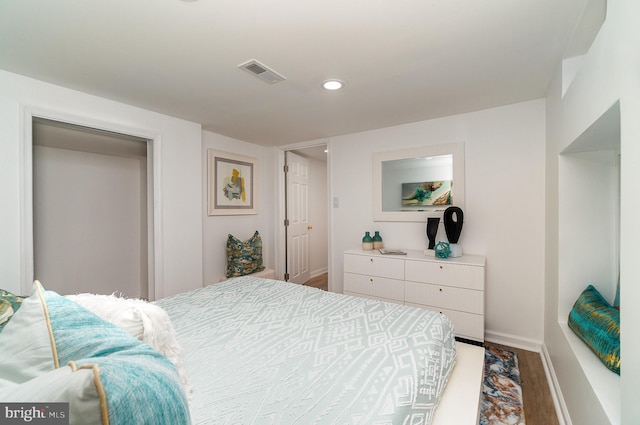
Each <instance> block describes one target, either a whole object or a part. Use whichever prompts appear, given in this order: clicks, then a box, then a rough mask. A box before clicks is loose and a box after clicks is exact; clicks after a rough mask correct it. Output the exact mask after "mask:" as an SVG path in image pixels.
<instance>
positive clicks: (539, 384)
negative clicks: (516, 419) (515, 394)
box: [305, 273, 559, 425]
mask: <svg viewBox="0 0 640 425" xmlns="http://www.w3.org/2000/svg"><path fill="white" fill-rule="evenodd" d="M305 285H306V286H312V287H314V288H319V289H323V290H325V291H326V290H328V276H327V273H324V274H321V275H319V276H316V277H313V278H311V279H310V280H309V281H307V282H306V283H305ZM485 345H486V346H495V347H500V348H504V349H507V350H511V351H515V352H516V353H517V354H518V365H519V366H520V380H521V381H522V397H523V403H524V416H525V422H526V425H559V422H558V418H557V416H556V411H555V408H554V406H553V399H552V398H551V391H550V390H549V383H548V382H547V378H546V376H545V374H544V368H543V366H542V359H541V357H540V353H535V352H533V351H527V350H521V349H518V348H514V347H507V346H504V345H499V344H493V343H490V342H487V343H486V344H485Z"/></svg>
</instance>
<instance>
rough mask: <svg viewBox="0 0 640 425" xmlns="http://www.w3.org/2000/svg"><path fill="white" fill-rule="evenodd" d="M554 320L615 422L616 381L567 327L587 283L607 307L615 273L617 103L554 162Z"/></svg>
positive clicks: (617, 250) (611, 298)
mask: <svg viewBox="0 0 640 425" xmlns="http://www.w3.org/2000/svg"><path fill="white" fill-rule="evenodd" d="M558 167H559V169H558V172H559V196H558V198H559V199H558V203H559V205H558V211H559V247H558V248H559V269H558V282H559V284H558V322H559V324H560V327H561V328H562V330H563V332H564V334H565V337H566V339H567V341H568V343H569V345H570V346H571V348H572V350H573V352H574V354H575V356H576V359H577V360H578V361H579V363H580V365H581V367H582V369H583V370H584V372H585V376H586V377H587V379H588V380H589V382H590V383H591V386H592V387H593V391H594V393H595V394H596V396H597V397H598V399H599V400H600V403H601V404H602V406H603V409H604V411H605V412H606V414H607V416H608V417H609V419H610V422H611V424H619V423H620V400H621V393H620V377H619V376H618V375H616V374H615V373H613V372H611V371H609V370H608V369H607V368H606V367H605V366H604V365H603V364H602V363H601V362H600V360H599V359H598V358H597V356H596V355H595V354H594V353H593V352H592V351H591V350H590V349H589V348H588V347H587V345H586V344H584V343H583V341H582V340H580V339H579V338H578V337H577V336H576V335H575V334H574V333H573V331H572V330H571V329H570V328H569V327H568V325H567V318H568V315H569V312H570V311H571V308H572V306H573V303H574V302H575V300H576V299H577V298H578V296H579V295H580V293H581V292H582V291H583V290H584V289H585V288H586V287H587V285H589V284H592V285H593V286H595V287H596V288H597V289H598V291H600V293H601V294H602V295H603V296H604V297H605V298H606V299H607V300H608V301H609V302H610V303H613V301H614V298H615V294H616V287H617V282H618V276H619V271H620V270H619V269H620V199H621V198H620V103H619V101H618V102H616V103H615V104H614V105H612V106H611V107H610V108H609V109H608V110H607V111H606V112H605V113H604V114H602V115H601V116H600V117H599V118H598V119H597V120H596V121H595V122H594V123H593V124H592V125H591V126H590V127H589V128H588V129H587V130H586V131H584V132H583V133H582V134H581V135H580V136H579V137H578V138H577V139H576V140H575V141H574V142H573V143H571V144H570V145H569V146H568V147H567V148H566V149H565V150H563V151H562V152H561V154H560V157H559V158H558Z"/></svg>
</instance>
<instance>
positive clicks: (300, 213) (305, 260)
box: [284, 145, 329, 284]
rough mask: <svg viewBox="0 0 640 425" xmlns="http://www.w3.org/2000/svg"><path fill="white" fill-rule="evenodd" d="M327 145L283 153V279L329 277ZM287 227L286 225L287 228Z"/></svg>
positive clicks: (299, 279)
mask: <svg viewBox="0 0 640 425" xmlns="http://www.w3.org/2000/svg"><path fill="white" fill-rule="evenodd" d="M326 151H327V146H326V145H319V146H313V147H307V148H299V149H295V150H290V151H286V152H285V169H287V168H288V172H287V173H286V175H285V179H284V181H285V183H284V186H285V187H284V192H285V196H284V200H285V208H284V209H285V226H284V233H285V237H284V239H285V244H284V245H285V247H284V251H285V255H284V256H285V280H288V281H289V282H293V283H299V284H306V283H307V282H309V281H310V280H313V279H314V278H318V277H319V276H320V277H322V276H323V275H324V276H326V275H327V274H328V246H329V243H328V240H329V227H328V184H327V153H326ZM287 224H288V225H287Z"/></svg>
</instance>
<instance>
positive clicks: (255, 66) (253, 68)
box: [238, 59, 286, 84]
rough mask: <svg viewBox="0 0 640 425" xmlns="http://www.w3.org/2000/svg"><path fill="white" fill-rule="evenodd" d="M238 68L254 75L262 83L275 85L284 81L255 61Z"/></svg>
mask: <svg viewBox="0 0 640 425" xmlns="http://www.w3.org/2000/svg"><path fill="white" fill-rule="evenodd" d="M238 68H241V69H244V70H245V71H247V72H248V73H250V74H253V75H255V76H256V77H258V78H260V79H261V80H262V81H266V82H267V83H269V84H275V83H279V82H280V81H284V80H286V78H285V77H283V76H282V75H280V74H278V73H277V72H276V71H274V70H273V69H270V68H268V67H267V66H266V65H264V64H262V63H260V62H258V61H257V60H255V59H252V60H250V61H249V62H245V63H242V64H240V65H238Z"/></svg>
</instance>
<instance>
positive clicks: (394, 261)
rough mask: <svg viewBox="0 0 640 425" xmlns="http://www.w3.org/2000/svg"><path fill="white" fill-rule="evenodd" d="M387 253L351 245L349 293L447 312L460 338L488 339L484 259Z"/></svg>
mask: <svg viewBox="0 0 640 425" xmlns="http://www.w3.org/2000/svg"><path fill="white" fill-rule="evenodd" d="M406 252H407V255H382V254H380V253H379V252H378V251H363V250H361V249H352V250H349V251H346V252H345V253H344V293H345V294H348V295H355V296H358V297H365V298H373V299H379V300H382V301H387V302H392V303H397V304H405V305H410V306H415V307H422V308H427V309H429V310H434V311H437V312H439V313H442V314H446V315H447V316H448V317H449V318H450V319H451V321H452V322H453V324H454V327H455V332H456V336H458V337H460V338H464V339H470V340H474V341H484V281H485V277H484V276H485V270H484V269H485V257H483V256H479V255H463V256H462V257H458V258H445V259H442V258H437V257H432V256H425V255H424V251H421V250H420V251H418V250H406Z"/></svg>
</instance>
